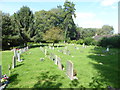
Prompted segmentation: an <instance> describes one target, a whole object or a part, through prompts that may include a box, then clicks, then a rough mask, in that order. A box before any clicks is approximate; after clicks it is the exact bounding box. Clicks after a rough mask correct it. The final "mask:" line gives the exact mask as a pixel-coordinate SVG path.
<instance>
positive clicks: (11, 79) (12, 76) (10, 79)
mask: <svg viewBox="0 0 120 90" xmlns="http://www.w3.org/2000/svg"><path fill="white" fill-rule="evenodd" d="M18 76H19V75H18V74H13V75H11V76H10V77H9V81H10V83H11V84H12V85H16V84H18V83H19V81H20V80H18V79H17V77H18Z"/></svg>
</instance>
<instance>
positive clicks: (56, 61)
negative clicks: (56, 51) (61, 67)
mask: <svg viewBox="0 0 120 90" xmlns="http://www.w3.org/2000/svg"><path fill="white" fill-rule="evenodd" d="M57 59H58V57H57V55H55V64H56V65H57V63H58V60H57Z"/></svg>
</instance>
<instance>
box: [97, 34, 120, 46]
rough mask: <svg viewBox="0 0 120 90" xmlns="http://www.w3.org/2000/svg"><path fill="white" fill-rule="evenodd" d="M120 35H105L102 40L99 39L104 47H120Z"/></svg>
mask: <svg viewBox="0 0 120 90" xmlns="http://www.w3.org/2000/svg"><path fill="white" fill-rule="evenodd" d="M119 43H120V35H114V36H112V37H109V38H107V37H104V38H103V39H102V40H100V41H99V45H100V46H103V47H115V48H120V45H119Z"/></svg>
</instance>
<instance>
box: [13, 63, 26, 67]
mask: <svg viewBox="0 0 120 90" xmlns="http://www.w3.org/2000/svg"><path fill="white" fill-rule="evenodd" d="M22 65H24V63H21V64H18V65H16V66H15V67H20V66H22Z"/></svg>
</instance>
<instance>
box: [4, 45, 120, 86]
mask: <svg viewBox="0 0 120 90" xmlns="http://www.w3.org/2000/svg"><path fill="white" fill-rule="evenodd" d="M37 46H39V45H37ZM61 46H62V47H59V48H55V50H51V49H48V48H47V47H44V48H47V50H48V52H49V53H50V52H52V53H54V54H55V55H57V56H58V57H60V58H61V59H62V61H61V63H62V64H63V65H64V67H65V68H66V61H67V60H71V61H72V62H73V64H74V69H75V70H76V71H77V77H78V80H72V81H71V80H70V79H69V78H68V77H67V75H66V69H65V70H64V71H62V70H60V69H59V68H58V67H57V65H55V64H54V62H53V61H52V60H50V59H49V58H48V57H45V56H44V53H43V52H42V51H41V50H40V48H39V47H35V46H34V48H31V49H29V51H27V52H25V53H23V54H22V57H21V58H22V59H24V61H23V62H21V63H18V62H17V67H16V68H14V69H11V75H10V84H9V85H8V88H70V87H72V88H73V87H76V88H80V87H85V88H95V87H102V88H106V87H107V86H111V87H116V88H117V87H118V82H117V81H118V80H119V78H118V72H120V70H119V69H118V53H120V50H118V49H110V53H111V52H112V53H113V54H112V55H111V54H110V53H102V50H105V48H101V47H94V46H89V47H87V48H82V46H81V45H76V46H77V47H79V50H77V49H75V48H74V47H75V46H73V45H70V44H68V45H67V44H66V45H64V44H63V45H62V44H61ZM64 46H67V47H68V49H69V50H70V54H71V55H66V54H63V53H61V52H58V50H61V49H64ZM99 53H102V55H105V56H98V55H96V54H99ZM12 56H13V52H12V51H3V52H2V66H3V68H2V70H3V74H7V75H8V65H9V64H10V65H12V63H11V62H12ZM40 58H45V61H43V62H41V61H40ZM100 63H102V65H101V64H100Z"/></svg>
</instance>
